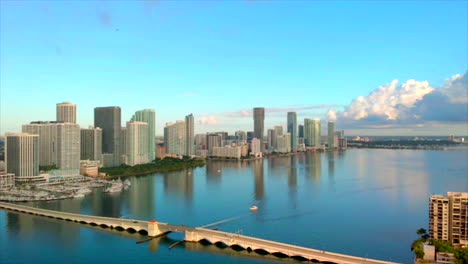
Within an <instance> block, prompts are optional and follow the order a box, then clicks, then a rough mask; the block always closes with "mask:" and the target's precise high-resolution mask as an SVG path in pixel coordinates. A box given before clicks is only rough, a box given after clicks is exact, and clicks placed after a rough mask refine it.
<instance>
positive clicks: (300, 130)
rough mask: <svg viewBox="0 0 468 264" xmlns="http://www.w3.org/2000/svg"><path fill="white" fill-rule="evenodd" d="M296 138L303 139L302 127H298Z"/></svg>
mask: <svg viewBox="0 0 468 264" xmlns="http://www.w3.org/2000/svg"><path fill="white" fill-rule="evenodd" d="M298 137H300V138H303V137H304V125H299V128H298Z"/></svg>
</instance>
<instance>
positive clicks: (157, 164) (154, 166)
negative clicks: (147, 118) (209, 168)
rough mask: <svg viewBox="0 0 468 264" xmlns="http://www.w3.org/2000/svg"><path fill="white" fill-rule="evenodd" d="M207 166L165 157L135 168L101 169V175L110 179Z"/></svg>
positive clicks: (125, 166) (193, 160)
mask: <svg viewBox="0 0 468 264" xmlns="http://www.w3.org/2000/svg"><path fill="white" fill-rule="evenodd" d="M203 165H205V161H204V160H203V159H197V158H190V157H183V158H172V157H165V158H164V159H156V160H154V161H153V162H151V163H146V164H138V165H135V166H129V165H125V164H123V165H120V166H118V167H109V168H100V169H99V172H100V173H106V174H107V175H108V176H109V177H113V178H118V177H127V176H138V175H144V174H150V173H156V172H167V171H175V170H182V169H187V168H196V167H200V166H203Z"/></svg>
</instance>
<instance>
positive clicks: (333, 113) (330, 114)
mask: <svg viewBox="0 0 468 264" xmlns="http://www.w3.org/2000/svg"><path fill="white" fill-rule="evenodd" d="M327 117H328V120H330V121H335V120H336V111H335V110H333V109H330V110H328V112H327Z"/></svg>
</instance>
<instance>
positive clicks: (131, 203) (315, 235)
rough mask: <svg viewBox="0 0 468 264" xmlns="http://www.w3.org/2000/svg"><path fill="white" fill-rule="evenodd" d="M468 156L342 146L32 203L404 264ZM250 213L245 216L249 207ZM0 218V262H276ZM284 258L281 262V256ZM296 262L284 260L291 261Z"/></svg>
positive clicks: (467, 171) (467, 178)
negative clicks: (433, 198)
mask: <svg viewBox="0 0 468 264" xmlns="http://www.w3.org/2000/svg"><path fill="white" fill-rule="evenodd" d="M467 160H468V151H466V149H456V150H449V151H430V150H380V149H352V150H348V151H346V152H334V153H305V154H298V155H295V156H290V157H276V158H269V159H264V160H263V161H261V160H260V161H252V162H244V163H240V162H234V161H229V162H226V161H212V162H208V163H207V165H206V166H204V167H200V168H196V169H194V170H187V171H180V172H170V173H165V174H154V175H147V176H139V177H131V178H129V179H130V180H131V182H132V187H131V189H129V190H127V191H123V192H122V193H113V194H105V193H101V191H99V190H96V191H94V192H93V193H92V194H90V195H88V196H86V197H85V198H82V199H73V200H62V201H54V202H43V203H37V204H35V205H38V206H40V207H43V208H47V209H54V210H63V211H68V212H75V213H78V212H80V213H83V214H92V215H100V216H111V217H123V218H133V219H143V220H150V219H156V220H159V221H162V222H169V223H174V224H185V225H190V226H200V225H204V224H208V223H212V222H215V221H219V220H222V219H225V218H229V217H238V218H236V219H235V220H232V221H230V222H226V223H223V224H220V225H218V227H219V228H220V229H221V230H224V231H232V232H236V231H239V232H242V233H243V234H245V235H251V236H255V237H259V238H265V239H271V240H275V241H280V242H285V243H291V244H296V245H301V246H306V247H311V248H316V249H321V250H328V251H334V252H339V253H345V254H351V255H356V256H362V257H369V258H377V259H383V260H390V261H398V262H404V263H410V262H411V261H412V253H411V252H410V244H411V242H412V241H413V240H414V239H415V238H416V234H415V230H416V229H418V228H420V227H427V222H428V219H427V215H428V198H429V195H431V194H435V193H446V192H448V191H465V192H466V191H468V165H467ZM254 204H255V205H257V206H258V207H259V210H258V212H255V213H252V212H250V211H249V207H250V206H251V205H254ZM142 238H144V237H143V236H141V235H138V234H129V233H127V232H117V231H106V230H103V229H99V228H93V227H89V226H84V225H79V224H76V223H69V222H63V221H59V220H52V219H49V218H41V217H37V216H30V215H23V214H16V213H11V212H6V211H0V263H59V262H63V263H65V262H66V263H98V262H101V263H129V262H138V263H173V262H179V263H188V262H190V263H265V262H277V261H285V260H284V259H278V258H276V257H273V256H269V257H262V256H260V255H258V254H256V253H247V252H246V251H240V252H237V251H235V250H233V249H230V248H225V249H222V248H218V247H216V246H213V245H210V246H204V245H201V244H197V243H185V244H180V245H178V246H176V247H175V248H173V249H171V250H169V249H168V247H169V245H171V244H172V243H173V242H175V241H177V240H179V239H181V238H182V235H181V234H171V235H170V236H169V237H168V238H162V239H157V240H153V241H151V242H150V243H142V244H136V243H135V242H136V241H138V240H140V239H142ZM286 261H288V260H286ZM289 262H294V261H289Z"/></svg>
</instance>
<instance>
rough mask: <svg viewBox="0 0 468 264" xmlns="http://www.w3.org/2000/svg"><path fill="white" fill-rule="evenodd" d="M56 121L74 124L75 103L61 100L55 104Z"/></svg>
mask: <svg viewBox="0 0 468 264" xmlns="http://www.w3.org/2000/svg"><path fill="white" fill-rule="evenodd" d="M56 114H57V121H62V122H68V123H73V124H76V104H72V103H70V102H63V103H58V104H57V112H56Z"/></svg>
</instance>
